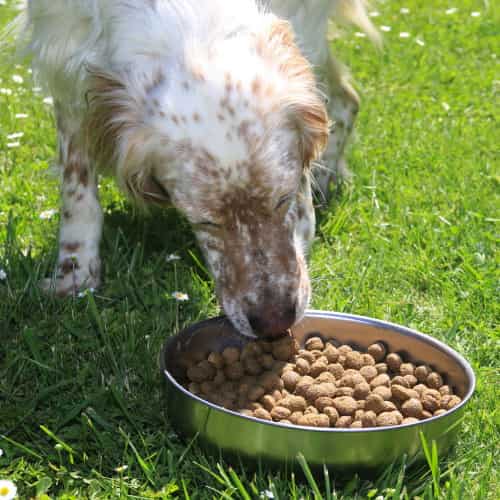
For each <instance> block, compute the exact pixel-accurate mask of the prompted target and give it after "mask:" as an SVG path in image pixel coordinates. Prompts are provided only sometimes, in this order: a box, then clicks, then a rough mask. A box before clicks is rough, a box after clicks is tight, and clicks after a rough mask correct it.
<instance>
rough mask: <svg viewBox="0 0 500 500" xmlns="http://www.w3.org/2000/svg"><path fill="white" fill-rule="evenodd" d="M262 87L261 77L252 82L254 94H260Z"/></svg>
mask: <svg viewBox="0 0 500 500" xmlns="http://www.w3.org/2000/svg"><path fill="white" fill-rule="evenodd" d="M261 88H262V82H261V81H260V79H259V77H256V78H255V80H254V81H253V82H252V93H253V94H254V95H258V94H259V93H260V90H261Z"/></svg>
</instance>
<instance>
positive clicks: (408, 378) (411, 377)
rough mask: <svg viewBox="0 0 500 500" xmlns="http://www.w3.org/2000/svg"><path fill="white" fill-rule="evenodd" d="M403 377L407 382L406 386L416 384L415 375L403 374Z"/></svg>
mask: <svg viewBox="0 0 500 500" xmlns="http://www.w3.org/2000/svg"><path fill="white" fill-rule="evenodd" d="M403 378H404V379H405V381H406V383H407V384H408V387H415V386H416V385H417V382H418V380H417V377H415V375H404V376H403Z"/></svg>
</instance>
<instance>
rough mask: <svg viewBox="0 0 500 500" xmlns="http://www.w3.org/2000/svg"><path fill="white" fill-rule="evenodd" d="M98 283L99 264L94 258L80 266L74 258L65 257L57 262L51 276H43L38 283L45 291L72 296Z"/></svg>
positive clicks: (60, 295)
mask: <svg viewBox="0 0 500 500" xmlns="http://www.w3.org/2000/svg"><path fill="white" fill-rule="evenodd" d="M99 285H100V265H99V263H96V261H95V259H94V261H93V262H91V263H89V265H88V266H85V267H80V265H79V264H78V262H77V261H76V260H73V259H65V260H64V261H62V262H60V263H59V264H58V266H57V269H56V272H55V273H54V276H53V277H52V278H45V279H43V280H42V281H40V284H39V286H40V288H41V289H42V290H43V291H44V292H45V293H47V294H49V295H55V296H57V297H74V296H76V295H77V294H78V293H80V292H82V291H84V290H88V289H95V288H97V287H98V286H99Z"/></svg>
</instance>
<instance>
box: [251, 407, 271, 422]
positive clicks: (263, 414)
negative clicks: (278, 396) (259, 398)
mask: <svg viewBox="0 0 500 500" xmlns="http://www.w3.org/2000/svg"><path fill="white" fill-rule="evenodd" d="M253 414H254V417H255V418H260V419H261V420H272V418H271V414H270V413H269V412H268V411H267V410H266V409H264V408H257V409H256V410H255V411H254V412H253Z"/></svg>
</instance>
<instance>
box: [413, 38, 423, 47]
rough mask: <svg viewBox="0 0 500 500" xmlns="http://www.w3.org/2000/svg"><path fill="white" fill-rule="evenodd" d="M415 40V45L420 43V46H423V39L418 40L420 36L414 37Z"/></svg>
mask: <svg viewBox="0 0 500 500" xmlns="http://www.w3.org/2000/svg"><path fill="white" fill-rule="evenodd" d="M415 42H416V43H417V45H420V47H423V46H424V45H425V42H424V41H423V40H420V38H416V39H415Z"/></svg>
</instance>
